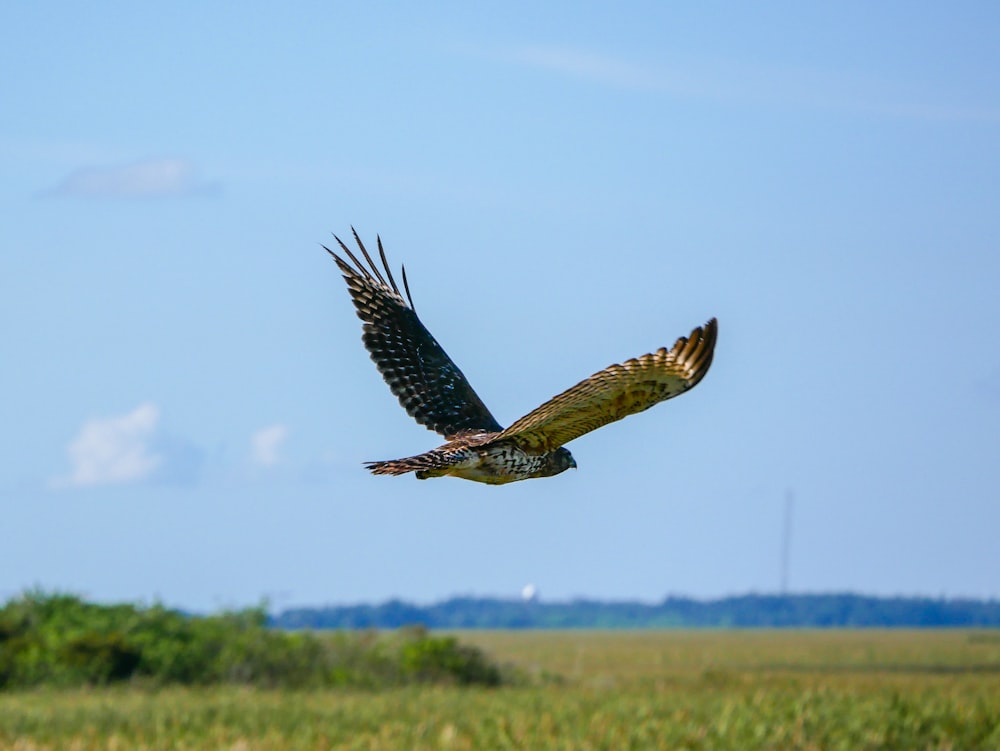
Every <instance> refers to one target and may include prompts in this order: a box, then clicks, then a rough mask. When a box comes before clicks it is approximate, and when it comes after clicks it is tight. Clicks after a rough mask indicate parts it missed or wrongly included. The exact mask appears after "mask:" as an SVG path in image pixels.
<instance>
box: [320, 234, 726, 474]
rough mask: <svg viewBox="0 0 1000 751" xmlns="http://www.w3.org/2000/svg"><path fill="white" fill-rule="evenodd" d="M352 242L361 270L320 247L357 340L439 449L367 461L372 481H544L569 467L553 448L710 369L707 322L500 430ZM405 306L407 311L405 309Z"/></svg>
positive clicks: (711, 332)
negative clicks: (350, 310)
mask: <svg viewBox="0 0 1000 751" xmlns="http://www.w3.org/2000/svg"><path fill="white" fill-rule="evenodd" d="M354 239H355V240H356V241H357V243H358V247H359V248H360V250H361V253H362V254H363V256H364V258H365V261H367V266H366V265H365V264H363V263H361V262H360V261H359V260H358V259H357V257H356V256H355V255H354V254H353V253H352V252H351V250H350V249H349V248H348V247H347V246H346V245H345V244H344V243H343V242H341V241H340V238H336V240H337V243H338V244H339V245H340V247H341V249H342V250H343V251H344V253H345V254H346V255H347V257H348V258H349V259H350V260H351V261H352V262H353V265H352V264H351V263H348V262H347V261H345V260H344V259H343V258H341V257H340V256H338V255H337V254H336V253H334V252H333V251H332V250H330V249H329V248H326V250H327V252H329V253H330V255H331V256H333V258H334V260H335V261H336V262H337V265H338V266H339V267H340V270H341V273H343V275H344V279H345V281H346V282H347V286H348V290H349V291H350V293H351V298H352V300H353V301H354V306H355V308H356V309H357V313H358V317H359V318H361V320H362V322H363V327H362V330H363V334H362V340H363V341H364V344H365V347H366V348H367V349H368V352H369V353H370V354H371V358H372V360H374V362H375V365H376V367H377V368H378V370H379V372H380V373H381V374H382V376H383V378H384V379H385V381H386V383H388V384H389V388H390V389H391V390H392V392H393V393H394V394H395V395H396V396H397V397H398V398H399V403H400V404H401V405H402V406H403V408H404V409H405V410H406V411H407V412H408V413H409V414H410V416H411V417H413V418H414V419H415V420H416V421H417V422H418V423H420V424H421V425H425V426H427V427H428V428H430V429H431V430H434V431H436V432H438V433H440V434H441V435H443V436H444V437H445V438H446V439H447V442H446V443H445V444H444V445H442V446H439V447H438V448H436V449H432V450H431V451H427V452H425V453H423V454H418V455H416V456H411V457H407V458H404V459H393V460H389V461H378V462H368V464H367V466H368V468H369V469H370V470H371V471H372V472H373V473H374V474H377V475H385V474H388V475H400V474H406V473H408V472H414V473H416V476H417V478H419V479H426V478H429V477H442V476H446V475H450V476H453V477H460V478H463V479H466V480H473V481H475V482H483V483H487V484H490V485H503V484H506V483H510V482H516V481H518V480H527V479H530V478H535V477H550V476H552V475H556V474H559V473H560V472H563V471H565V470H567V469H570V468H573V467H576V461H575V460H574V459H573V456H572V455H571V454H570V452H569V451H568V450H567V449H566V448H565V447H564V446H563V444H565V443H569V442H570V441H572V440H573V439H574V438H579V437H580V436H581V435H583V434H585V433H588V432H590V431H591V430H595V429H597V428H599V427H601V426H603V425H607V424H608V423H611V422H614V421H616V420H620V419H622V418H623V417H626V416H628V415H631V414H635V413H637V412H641V411H643V410H646V409H649V408H650V407H652V406H653V405H655V404H658V403H659V402H661V401H664V400H666V399H670V398H671V397H674V396H677V395H678V394H682V393H683V392H685V391H687V390H688V389H691V388H693V387H694V386H695V385H696V384H697V383H698V382H699V381H700V380H701V379H702V378H703V377H704V376H705V373H707V372H708V368H709V366H710V365H711V363H712V356H713V353H714V349H715V340H716V336H717V332H718V324H717V323H716V320H715V319H714V318H713V319H711V320H710V321H709V322H708V323H707V324H705V326H704V327H699V328H696V329H695V330H694V331H692V332H691V335H690V337H681V338H679V339H678V340H677V341H676V343H675V344H674V346H673V347H672V348H671V349H669V350H668V349H665V348H661V349H659V350H657V351H656V352H653V353H650V354H647V355H642V356H641V357H637V358H633V359H631V360H626V361H625V362H623V363H621V364H615V365H610V366H608V367H607V368H605V369H604V370H601V371H599V372H597V373H595V374H594V375H592V376H590V377H589V378H586V379H584V380H583V381H581V382H580V383H578V384H577V385H576V386H573V387H572V388H570V389H567V390H566V391H564V392H563V393H561V394H559V395H558V396H556V397H553V398H552V399H550V400H549V401H547V402H546V403H545V404H543V405H542V406H540V407H538V408H537V409H535V410H533V411H531V412H529V413H528V414H527V415H525V416H524V417H522V418H521V419H519V420H517V421H515V422H514V424H512V425H511V426H510V427H508V428H507V429H504V428H503V427H501V425H500V423H498V422H497V420H496V418H494V417H493V415H492V414H490V411H489V410H488V409H487V408H486V405H485V404H484V403H483V401H482V400H481V399H480V398H479V396H478V395H477V394H476V392H475V391H474V390H473V389H472V386H471V385H470V384H469V382H468V380H466V378H465V376H464V375H463V374H462V371H461V370H459V369H458V367H457V366H456V365H455V363H454V362H453V361H452V360H451V358H450V357H448V355H447V354H446V353H445V351H444V350H443V349H442V348H441V345H439V344H438V343H437V341H436V340H435V339H434V337H433V336H431V334H430V332H429V331H428V330H427V329H426V328H425V327H424V325H423V323H421V321H420V319H419V318H418V317H417V314H416V311H415V310H414V308H413V301H412V298H410V290H409V284H408V283H407V280H406V270H405V269H404V270H403V286H404V288H405V289H406V299H405V300H404V299H403V296H402V294H401V293H400V291H399V287H398V286H397V285H396V281H395V279H393V276H392V272H391V271H390V270H389V264H388V263H387V262H386V258H385V252H384V250H383V249H382V241H381V239H379V241H378V249H379V255H380V257H381V261H382V268H383V269H384V271H385V276H383V275H382V273H381V272H380V271H379V269H378V266H376V265H375V263H374V262H373V261H372V259H371V256H369V254H368V251H367V250H366V249H365V246H364V244H363V243H362V242H361V239H360V238H359V237H358V235H357V233H354ZM407 301H409V304H407Z"/></svg>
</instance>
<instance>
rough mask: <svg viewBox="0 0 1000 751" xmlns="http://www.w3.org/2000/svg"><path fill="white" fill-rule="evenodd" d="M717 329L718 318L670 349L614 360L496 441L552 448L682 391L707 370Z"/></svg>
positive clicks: (533, 448) (526, 447) (540, 449)
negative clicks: (620, 361) (509, 441)
mask: <svg viewBox="0 0 1000 751" xmlns="http://www.w3.org/2000/svg"><path fill="white" fill-rule="evenodd" d="M717 334H718V323H717V322H716V319H714V318H713V319H711V320H710V321H709V322H708V323H706V324H705V326H704V327H699V328H696V329H695V330H694V331H692V332H691V336H689V337H683V336H682V337H681V338H679V339H678V340H677V342H676V343H675V344H674V346H673V347H672V348H671V349H670V350H667V349H659V350H657V351H656V352H653V353H650V354H647V355H643V356H642V357H636V358H633V359H631V360H626V361H625V362H623V363H621V364H617V365H611V366H609V367H607V368H605V369H604V370H602V371H600V372H599V373H595V374H594V375H592V376H590V378H587V379H586V380H583V381H581V382H580V383H578V384H576V385H575V386H573V387H572V388H570V389H568V390H566V391H564V392H563V393H561V394H559V395H558V396H556V397H553V398H552V399H550V400H549V401H547V402H546V403H545V404H543V405H542V406H540V407H538V408H537V409H535V410H534V411H532V412H529V413H528V414H527V415H525V416H524V417H522V418H521V419H519V420H518V421H517V422H515V423H514V424H513V425H511V426H510V427H509V428H507V429H506V430H504V431H503V432H502V433H501V434H500V435H499V436H497V438H496V440H504V439H509V440H511V441H513V442H514V443H516V444H517V445H518V446H520V447H521V448H522V449H524V450H526V451H530V452H543V451H552V450H554V449H556V448H558V447H559V446H562V445H563V444H565V443H569V442H570V441H572V440H573V439H575V438H579V437H580V436H582V435H584V434H585V433H589V432H590V431H592V430H596V429H597V428H600V427H602V426H604V425H607V424H609V423H612V422H615V421H616V420H621V419H622V418H623V417H627V416H628V415H633V414H636V413H637V412H642V411H643V410H646V409H649V408H650V407H652V406H653V405H655V404H658V403H659V402H662V401H664V400H666V399H670V398H672V397H675V396H677V395H679V394H683V393H684V392H685V391H687V390H688V389H690V388H692V387H694V386H695V385H696V384H697V383H698V382H699V381H700V380H701V379H702V378H704V376H705V374H706V373H707V372H708V368H709V366H710V365H711V364H712V355H713V353H714V350H715V340H716V336H717Z"/></svg>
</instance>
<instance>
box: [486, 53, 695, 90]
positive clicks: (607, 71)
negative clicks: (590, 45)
mask: <svg viewBox="0 0 1000 751" xmlns="http://www.w3.org/2000/svg"><path fill="white" fill-rule="evenodd" d="M505 57H507V58H508V59H510V60H511V61H512V62H516V63H520V64H522V65H529V66H532V67H536V68H544V69H546V70H550V71H554V72H556V73H564V74H567V75H570V76H574V77H577V78H584V79H588V80H591V81H594V82H596V83H603V84H610V85H612V86H618V87H624V88H641V89H663V88H666V87H667V86H668V85H669V84H670V83H671V81H670V80H669V77H667V76H665V75H664V74H663V73H662V72H660V71H656V70H653V69H651V68H648V67H645V66H642V65H637V64H635V63H632V62H629V61H627V60H622V59H619V58H614V57H609V56H607V55H601V54H597V53H594V52H589V51H586V50H580V49H574V48H571V47H562V46H553V45H528V46H523V47H515V48H512V49H511V50H509V51H508V52H507V53H506V55H505ZM675 83H678V82H675Z"/></svg>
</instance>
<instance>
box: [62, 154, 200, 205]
mask: <svg viewBox="0 0 1000 751" xmlns="http://www.w3.org/2000/svg"><path fill="white" fill-rule="evenodd" d="M217 188H218V186H217V185H216V184H214V183H211V182H206V181H205V180H203V179H202V178H201V177H199V175H198V171H197V169H196V168H195V166H194V164H193V163H192V162H190V161H188V160H186V159H147V160H144V161H140V162H133V163H131V164H124V165H105V166H96V167H83V168H81V169H78V170H75V171H73V172H71V173H70V174H68V175H67V176H66V177H65V178H63V180H62V181H60V182H59V183H58V184H57V185H56V186H54V187H53V188H51V189H50V190H48V191H46V195H51V196H74V197H86V198H166V197H171V196H189V195H195V194H198V193H210V192H213V191H215V190H217Z"/></svg>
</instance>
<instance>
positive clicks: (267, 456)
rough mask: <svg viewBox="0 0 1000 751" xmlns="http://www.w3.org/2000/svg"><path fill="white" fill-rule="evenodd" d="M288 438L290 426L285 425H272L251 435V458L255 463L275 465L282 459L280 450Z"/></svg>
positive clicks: (263, 465) (268, 465)
mask: <svg viewBox="0 0 1000 751" xmlns="http://www.w3.org/2000/svg"><path fill="white" fill-rule="evenodd" d="M287 439H288V428H287V427H286V426H284V425H270V426H268V427H266V428H261V429H260V430H258V431H256V432H255V433H253V435H251V436H250V449H251V453H250V458H251V459H252V460H253V462H254V464H257V465H260V466H262V467H273V466H274V465H275V464H277V463H278V460H279V459H280V457H279V455H278V452H279V450H280V449H281V445H282V444H283V443H284V442H285V441H286V440H287Z"/></svg>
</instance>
